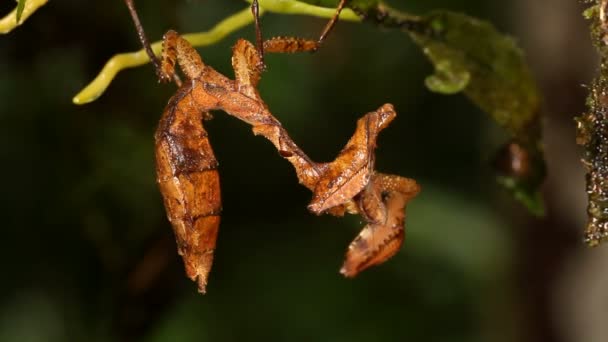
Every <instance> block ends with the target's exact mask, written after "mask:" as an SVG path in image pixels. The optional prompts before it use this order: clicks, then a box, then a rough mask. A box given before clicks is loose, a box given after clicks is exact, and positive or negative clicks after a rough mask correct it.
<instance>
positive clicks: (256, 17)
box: [251, 0, 347, 69]
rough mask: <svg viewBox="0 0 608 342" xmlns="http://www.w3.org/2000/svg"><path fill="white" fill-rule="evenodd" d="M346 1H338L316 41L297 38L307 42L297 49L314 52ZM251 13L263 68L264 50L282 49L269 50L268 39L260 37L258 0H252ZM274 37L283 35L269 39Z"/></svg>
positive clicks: (338, 16)
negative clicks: (304, 46)
mask: <svg viewBox="0 0 608 342" xmlns="http://www.w3.org/2000/svg"><path fill="white" fill-rule="evenodd" d="M346 2H347V0H340V2H339V3H338V7H337V8H336V12H335V13H334V15H333V16H332V17H331V19H330V20H329V21H328V22H327V24H326V25H325V27H324V28H323V31H322V32H321V35H320V36H319V39H317V40H316V41H314V40H305V39H298V40H301V41H304V40H305V41H306V42H307V48H306V49H303V50H298V51H310V52H315V51H317V50H318V49H319V48H320V47H321V45H322V44H323V42H325V39H326V38H327V36H328V35H329V33H330V32H331V31H332V30H333V28H334V27H335V26H336V23H337V22H338V19H339V18H340V13H342V10H343V9H344V7H345V6H346ZM251 13H252V14H253V18H254V20H255V38H256V47H257V50H258V53H259V54H260V63H261V65H262V66H261V68H262V69H264V68H265V63H264V53H265V52H284V51H269V49H268V47H267V45H266V43H267V42H268V41H265V42H264V40H263V37H262V24H261V22H260V5H259V3H258V0H253V1H252V3H251ZM274 39H284V37H277V38H272V39H270V41H272V40H274ZM292 39H297V38H292ZM293 52H295V51H293Z"/></svg>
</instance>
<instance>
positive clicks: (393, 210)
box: [125, 0, 420, 293]
mask: <svg viewBox="0 0 608 342" xmlns="http://www.w3.org/2000/svg"><path fill="white" fill-rule="evenodd" d="M125 1H126V2H127V4H129V6H130V9H131V13H132V15H134V16H135V17H136V13H135V9H134V7H133V4H132V1H131V0H125ZM134 20H135V19H134ZM135 23H136V27H137V29H138V33H139V36H140V38H142V37H143V38H142V43H143V44H144V45H145V44H147V40H146V39H145V34H144V32H143V29H142V28H141V25H139V20H135ZM317 47H318V45H317V43H316V42H314V41H311V40H306V39H300V38H290V37H277V38H272V39H269V40H267V41H264V42H263V49H264V50H265V51H266V52H271V53H272V52H277V53H291V52H300V51H313V50H314V49H316V48H317ZM149 51H151V50H149ZM151 58H155V56H153V55H152V56H151ZM176 62H177V64H179V66H180V68H181V70H182V72H183V74H184V76H185V78H186V79H185V81H184V82H183V84H182V85H181V87H180V88H179V90H178V91H177V93H176V94H175V95H174V96H173V97H172V98H171V99H170V100H169V103H168V105H167V106H166V108H165V110H164V112H163V115H162V118H161V120H160V123H159V126H158V129H157V131H156V135H155V140H156V171H157V180H158V183H159V187H160V190H161V194H162V195H163V200H164V204H165V208H166V211H167V216H168V218H169V220H170V221H171V224H172V226H173V229H174V232H175V236H176V240H177V245H178V252H179V254H180V255H182V258H183V260H184V264H185V268H186V273H187V275H188V276H189V277H190V278H191V279H192V280H194V281H196V282H197V283H198V288H199V291H200V292H203V293H204V292H205V290H206V285H207V279H208V275H209V271H210V269H211V266H212V263H213V255H214V250H215V244H216V239H217V234H218V228H219V223H220V211H221V195H220V181H219V174H218V171H217V160H216V159H215V156H214V153H213V150H212V148H211V145H210V143H209V140H208V136H207V132H206V131H205V129H204V128H203V125H202V123H203V120H204V119H205V117H206V113H208V112H209V111H211V110H218V109H219V110H222V111H224V112H226V113H227V114H229V115H231V116H234V117H236V118H238V119H240V120H242V121H245V122H246V123H248V124H250V125H252V127H253V132H254V134H255V135H261V136H263V137H265V138H266V139H268V140H269V141H270V142H271V143H272V144H273V145H274V146H275V147H276V148H277V150H278V151H279V154H280V155H281V156H282V157H283V158H285V159H287V160H288V161H289V162H290V163H291V164H292V165H293V166H294V168H295V171H296V174H297V177H298V180H299V182H300V184H302V185H304V186H305V187H307V188H308V189H310V190H311V191H312V192H313V200H312V202H311V203H310V205H309V209H310V210H311V211H312V212H313V213H316V214H322V213H329V214H332V215H338V216H342V215H344V214H345V213H352V214H360V215H361V216H362V218H363V219H364V220H365V222H366V223H367V225H366V227H364V229H363V230H362V231H361V233H360V234H359V236H358V237H357V238H356V239H355V240H354V241H353V242H352V243H351V245H350V247H349V249H348V251H347V254H346V259H345V262H344V265H343V267H342V269H341V273H343V274H344V275H345V276H347V277H353V276H355V275H357V274H358V273H359V272H361V271H363V270H364V269H366V268H368V267H370V266H373V265H377V264H380V263H382V262H384V261H386V260H387V259H389V258H390V257H391V256H393V255H394V254H395V253H396V252H397V251H398V250H399V247H400V246H401V244H402V242H403V238H404V220H405V213H404V209H405V206H406V205H407V203H408V202H409V201H410V200H411V199H412V198H414V197H415V196H416V195H417V193H418V192H419V191H420V188H419V186H418V184H417V183H416V182H415V181H414V180H412V179H408V178H403V177H399V176H393V175H385V174H382V173H378V172H376V171H375V169H374V164H375V157H374V150H375V148H376V139H377V137H378V134H379V133H380V131H382V130H383V129H384V128H386V127H387V126H388V125H389V124H390V122H391V121H392V120H393V119H394V118H395V117H396V113H395V111H394V109H393V107H392V105H390V104H386V105H384V106H382V107H380V108H379V109H378V110H377V111H373V112H370V113H367V114H366V115H365V116H363V117H362V118H361V119H359V121H358V122H357V128H356V130H355V133H354V134H353V136H352V138H351V139H350V140H349V141H348V143H347V144H346V146H345V147H344V149H343V150H342V151H341V152H340V153H339V155H338V157H337V158H336V159H335V160H334V161H332V162H329V163H316V162H313V161H312V160H311V159H310V158H309V157H308V156H306V154H305V153H304V152H303V151H302V150H301V149H300V148H299V147H298V146H297V145H296V144H295V142H293V140H292V139H291V137H290V136H289V135H288V133H287V131H286V130H285V129H284V128H283V126H282V125H281V123H280V122H279V121H278V120H277V119H276V118H275V117H274V116H273V115H272V114H271V113H270V112H269V110H268V106H267V105H266V104H265V103H264V101H263V100H262V99H261V98H260V95H259V93H258V91H257V84H258V82H259V80H260V75H261V72H262V70H263V68H264V66H263V63H262V55H261V53H260V50H259V49H256V48H255V47H254V46H253V45H252V44H251V43H250V42H248V41H246V40H243V39H240V40H238V41H237V43H236V44H235V46H234V47H233V56H232V66H233V69H234V72H235V79H234V80H231V79H229V78H227V77H225V76H224V75H222V74H220V73H218V72H217V71H215V70H214V69H213V68H211V67H210V66H207V65H205V64H204V63H203V61H202V59H201V58H200V56H199V55H198V53H197V52H196V50H194V48H193V47H192V46H191V45H190V43H188V42H187V41H186V40H185V39H183V38H182V37H180V36H179V35H178V34H177V33H176V32H175V31H169V32H167V33H166V34H165V36H164V38H163V53H162V59H161V61H160V63H157V64H155V65H157V66H158V69H157V73H158V75H159V78H160V80H161V81H165V82H167V81H170V80H172V79H174V76H175V73H174V69H175V64H176Z"/></svg>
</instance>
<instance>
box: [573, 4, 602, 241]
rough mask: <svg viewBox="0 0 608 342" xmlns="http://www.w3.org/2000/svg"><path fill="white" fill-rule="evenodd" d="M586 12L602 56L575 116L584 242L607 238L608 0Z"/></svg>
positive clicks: (594, 39) (597, 48)
mask: <svg viewBox="0 0 608 342" xmlns="http://www.w3.org/2000/svg"><path fill="white" fill-rule="evenodd" d="M592 3H593V5H592V6H591V7H589V8H588V9H587V10H586V11H585V13H584V15H585V17H586V18H587V19H589V20H590V21H591V38H592V41H593V45H594V46H595V48H596V50H597V52H598V53H599V56H600V64H599V65H600V67H599V74H598V75H597V76H596V78H595V80H594V81H593V82H592V83H591V85H590V87H589V96H588V97H587V107H588V109H587V111H586V112H585V113H583V114H581V115H580V116H579V117H577V118H576V121H577V128H578V131H577V138H576V141H577V143H578V144H579V145H582V146H583V147H584V149H585V152H584V157H583V166H584V167H585V170H586V171H587V176H586V178H587V195H588V206H587V214H588V221H587V226H586V228H585V237H584V240H585V242H586V243H587V244H588V245H590V246H596V245H598V244H600V243H601V242H604V241H606V240H608V64H607V63H608V19H607V16H606V10H607V6H608V2H607V1H606V0H594V1H593V2H592Z"/></svg>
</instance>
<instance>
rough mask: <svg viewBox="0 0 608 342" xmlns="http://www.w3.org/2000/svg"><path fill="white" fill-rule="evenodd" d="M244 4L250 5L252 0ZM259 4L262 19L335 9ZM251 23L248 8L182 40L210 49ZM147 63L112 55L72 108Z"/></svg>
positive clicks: (140, 54)
mask: <svg viewBox="0 0 608 342" xmlns="http://www.w3.org/2000/svg"><path fill="white" fill-rule="evenodd" d="M30 1H35V0H30ZM246 1H249V2H251V1H252V0H246ZM259 4H260V15H262V14H263V13H264V12H275V13H282V14H302V15H310V16H315V17H321V18H331V17H332V16H333V15H334V13H335V9H333V8H327V7H319V6H313V5H310V4H306V3H304V2H300V1H296V0H259ZM24 15H25V14H24ZM340 19H342V20H348V21H361V18H359V17H358V16H357V15H356V14H355V13H354V12H353V11H352V10H350V9H344V11H342V13H341V15H340ZM253 20H254V18H253V16H252V15H251V12H250V8H249V7H248V8H246V9H244V10H242V11H240V12H237V13H236V14H234V15H231V16H230V17H228V18H226V19H224V20H222V21H221V22H220V23H219V24H217V25H216V26H215V27H213V28H212V29H211V30H209V31H206V32H199V33H190V34H184V35H182V36H183V37H184V38H185V39H186V40H188V41H189V42H190V43H191V44H192V45H193V46H195V47H200V46H206V45H211V44H213V43H216V42H217V41H219V40H221V39H223V38H224V37H225V36H227V35H228V34H230V33H232V32H234V31H236V30H238V29H240V28H242V27H244V26H247V25H249V24H250V23H252V22H253ZM161 49H162V46H161V42H160V41H157V42H154V43H153V44H152V50H153V51H154V53H155V54H159V53H160V51H161ZM149 61H150V59H149V58H148V56H147V54H146V51H145V50H144V49H141V50H139V51H135V52H130V53H120V54H117V55H114V56H113V57H112V58H110V60H108V62H106V64H105V66H104V67H103V69H102V70H101V71H100V72H99V74H98V75H97V77H95V79H94V80H93V81H92V82H91V83H89V84H88V85H87V86H86V87H85V88H84V89H82V90H81V91H80V92H79V93H78V94H77V95H76V96H74V98H73V99H72V102H73V103H74V104H78V105H82V104H86V103H89V102H92V101H95V100H96V99H97V98H98V97H99V96H101V94H103V92H104V91H105V90H106V89H107V88H108V86H109V85H110V83H111V82H112V80H113V79H114V77H116V74H118V72H120V71H121V70H123V69H128V68H134V67H137V66H141V65H144V64H146V63H148V62H149Z"/></svg>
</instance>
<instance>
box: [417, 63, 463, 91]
mask: <svg viewBox="0 0 608 342" xmlns="http://www.w3.org/2000/svg"><path fill="white" fill-rule="evenodd" d="M470 80H471V74H470V73H469V72H468V71H466V70H458V69H457V68H454V67H453V66H452V64H451V63H450V62H449V61H447V60H446V61H442V62H440V63H438V64H437V65H436V66H435V74H433V75H431V76H428V77H427V78H426V80H425V85H426V87H427V88H429V89H430V90H431V91H433V92H436V93H440V94H444V95H451V94H456V93H459V92H461V91H463V90H464V88H466V86H467V85H469V81H470Z"/></svg>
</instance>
